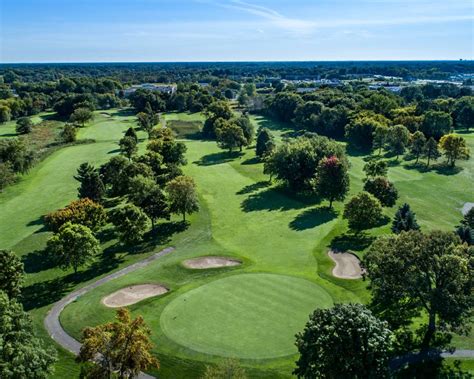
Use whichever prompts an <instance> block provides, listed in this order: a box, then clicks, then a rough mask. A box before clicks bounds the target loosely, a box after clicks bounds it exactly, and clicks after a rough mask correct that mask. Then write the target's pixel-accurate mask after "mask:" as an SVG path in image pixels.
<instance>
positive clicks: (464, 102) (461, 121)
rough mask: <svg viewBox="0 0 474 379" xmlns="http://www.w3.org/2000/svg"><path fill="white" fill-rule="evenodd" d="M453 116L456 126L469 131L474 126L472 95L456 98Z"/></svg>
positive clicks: (473, 101)
mask: <svg viewBox="0 0 474 379" xmlns="http://www.w3.org/2000/svg"><path fill="white" fill-rule="evenodd" d="M453 118H454V123H455V126H456V128H464V129H465V130H466V131H469V129H470V128H471V127H472V126H474V96H464V97H461V98H460V99H457V100H456V102H455V104H454V111H453Z"/></svg>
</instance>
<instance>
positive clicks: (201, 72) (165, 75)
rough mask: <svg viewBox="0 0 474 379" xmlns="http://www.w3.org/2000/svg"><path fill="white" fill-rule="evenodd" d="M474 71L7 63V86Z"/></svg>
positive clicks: (433, 64)
mask: <svg viewBox="0 0 474 379" xmlns="http://www.w3.org/2000/svg"><path fill="white" fill-rule="evenodd" d="M473 72H474V62H473V61H367V62H363V61H357V62H196V63H192V62H188V63H186V62H180V63H61V64H60V63H56V64H2V65H0V75H1V76H3V78H4V81H5V83H13V82H14V81H21V82H38V81H57V80H59V79H60V78H63V77H97V78H99V77H107V78H113V79H115V80H118V81H120V82H123V83H126V82H130V83H138V82H160V83H167V82H177V81H178V82H179V81H191V82H193V81H198V80H206V79H209V80H212V78H216V77H217V78H235V77H249V78H256V77H279V78H282V79H290V78H293V77H319V78H326V79H333V78H339V79H341V78H351V77H357V76H360V75H386V76H398V77H402V78H404V79H410V78H419V79H439V80H442V79H448V78H449V77H450V76H452V75H458V74H466V73H473Z"/></svg>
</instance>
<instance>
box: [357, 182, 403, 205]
mask: <svg viewBox="0 0 474 379" xmlns="http://www.w3.org/2000/svg"><path fill="white" fill-rule="evenodd" d="M364 191H367V192H368V193H370V194H372V195H374V197H376V198H377V199H378V200H379V201H380V204H382V205H383V206H384V207H393V206H394V205H395V203H396V202H397V199H398V191H397V189H396V188H395V185H394V184H393V183H392V182H390V181H389V180H388V179H387V178H385V177H382V176H378V177H375V178H372V179H367V180H366V182H365V184H364Z"/></svg>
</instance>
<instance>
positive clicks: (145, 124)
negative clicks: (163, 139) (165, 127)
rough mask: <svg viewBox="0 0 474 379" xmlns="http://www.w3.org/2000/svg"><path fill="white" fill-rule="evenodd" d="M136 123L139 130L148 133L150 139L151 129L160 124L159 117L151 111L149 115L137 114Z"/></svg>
mask: <svg viewBox="0 0 474 379" xmlns="http://www.w3.org/2000/svg"><path fill="white" fill-rule="evenodd" d="M137 121H138V125H140V128H142V130H144V131H146V132H147V133H148V138H150V137H151V132H152V131H153V128H154V127H155V125H157V124H158V123H159V122H160V117H159V116H158V114H157V113H154V112H153V111H151V113H146V112H139V113H138V114H137Z"/></svg>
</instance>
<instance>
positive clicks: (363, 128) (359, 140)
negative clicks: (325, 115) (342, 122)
mask: <svg viewBox="0 0 474 379" xmlns="http://www.w3.org/2000/svg"><path fill="white" fill-rule="evenodd" d="M388 123H389V122H388V120H387V119H386V118H385V117H384V116H382V115H378V114H373V113H369V112H361V113H358V114H356V115H355V116H354V117H353V118H352V120H351V121H350V122H349V123H348V124H347V125H346V127H345V131H346V133H345V136H346V138H347V141H348V143H349V144H350V145H352V146H354V147H356V148H358V149H368V150H370V149H372V147H373V138H374V131H375V130H376V129H377V128H380V127H381V126H382V127H383V126H384V125H385V126H387V125H388Z"/></svg>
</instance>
